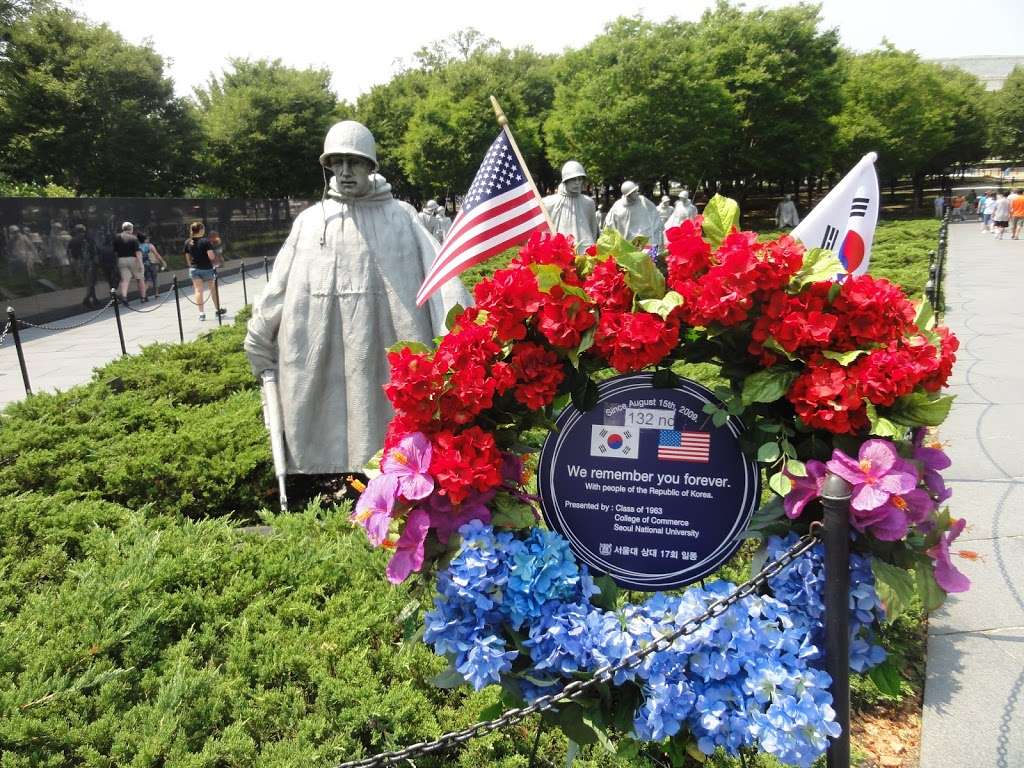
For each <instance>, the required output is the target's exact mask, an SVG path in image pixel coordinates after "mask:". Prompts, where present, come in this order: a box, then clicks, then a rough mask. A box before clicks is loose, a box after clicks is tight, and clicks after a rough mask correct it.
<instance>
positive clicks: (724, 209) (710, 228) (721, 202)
mask: <svg viewBox="0 0 1024 768" xmlns="http://www.w3.org/2000/svg"><path fill="white" fill-rule="evenodd" d="M739 224H740V205H739V203H737V202H736V201H735V200H733V199H732V198H728V197H725V196H723V195H715V196H714V197H712V198H711V199H710V200H708V204H707V205H706V206H704V218H703V230H702V234H703V235H704V239H705V240H707V241H708V242H709V243H710V244H711V248H712V249H715V248H718V246H720V245H721V244H722V241H723V240H725V237H726V235H728V234H729V233H730V232H732V230H733V227H738V226H739Z"/></svg>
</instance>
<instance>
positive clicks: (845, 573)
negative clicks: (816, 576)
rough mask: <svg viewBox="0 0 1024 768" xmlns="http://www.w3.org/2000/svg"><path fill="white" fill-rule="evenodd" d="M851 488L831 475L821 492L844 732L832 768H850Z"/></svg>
mask: <svg viewBox="0 0 1024 768" xmlns="http://www.w3.org/2000/svg"><path fill="white" fill-rule="evenodd" d="M851 493H852V489H851V487H850V484H849V483H848V482H846V481H845V480H844V479H843V478H841V477H839V476H838V475H834V474H832V473H831V472H830V473H829V474H828V475H827V476H826V477H825V483H824V485H823V486H822V489H821V505H822V507H824V509H825V532H824V534H823V535H822V538H823V539H824V542H825V667H826V670H827V671H828V673H829V675H830V676H831V677H832V708H833V709H834V710H835V712H836V722H837V723H839V726H840V727H841V728H842V729H843V732H842V733H840V734H839V736H838V737H837V738H835V739H832V740H831V742H830V743H829V746H828V768H850V494H851Z"/></svg>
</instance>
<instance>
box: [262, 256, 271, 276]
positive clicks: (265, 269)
mask: <svg viewBox="0 0 1024 768" xmlns="http://www.w3.org/2000/svg"><path fill="white" fill-rule="evenodd" d="M263 274H264V276H265V277H266V278H267V281H268V282H269V281H270V261H269V260H268V259H267V257H266V256H264V257H263Z"/></svg>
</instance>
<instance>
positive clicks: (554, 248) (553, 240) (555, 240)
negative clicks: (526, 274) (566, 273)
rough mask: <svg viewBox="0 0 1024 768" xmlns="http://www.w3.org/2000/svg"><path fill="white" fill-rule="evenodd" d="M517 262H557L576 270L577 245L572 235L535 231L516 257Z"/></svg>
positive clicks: (558, 264)
mask: <svg viewBox="0 0 1024 768" xmlns="http://www.w3.org/2000/svg"><path fill="white" fill-rule="evenodd" d="M513 263H515V264H523V265H527V264H555V265H556V266H559V267H561V268H562V269H563V270H571V271H572V272H573V273H575V272H576V245H575V243H573V239H572V238H571V237H566V236H565V235H550V234H547V233H542V232H534V233H533V234H532V235H530V239H529V240H528V241H527V242H526V245H524V246H523V247H522V248H520V249H519V255H518V256H517V257H516V258H515V260H514V262H513Z"/></svg>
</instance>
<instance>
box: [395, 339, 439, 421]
mask: <svg viewBox="0 0 1024 768" xmlns="http://www.w3.org/2000/svg"><path fill="white" fill-rule="evenodd" d="M388 363H389V364H390V365H391V380H390V381H389V382H388V383H387V384H385V385H384V394H386V395H387V396H388V399H389V400H390V401H391V405H392V406H393V407H394V409H395V411H396V412H397V413H398V414H399V415H401V416H403V417H404V418H405V419H406V420H407V421H409V422H410V423H412V424H417V425H418V424H419V423H421V422H428V421H430V420H431V419H432V418H433V416H434V411H435V409H436V407H437V403H436V400H435V398H436V396H437V394H438V392H439V391H440V388H441V384H442V382H441V378H440V376H439V375H438V374H437V372H436V371H435V369H434V363H433V361H432V360H431V359H430V356H429V355H426V354H420V353H416V352H413V351H412V350H410V349H409V348H408V347H404V348H403V349H401V350H400V351H398V352H388ZM410 431H411V432H415V431H416V430H415V429H411V430H410Z"/></svg>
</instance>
